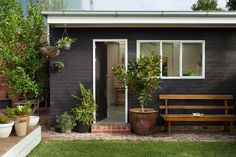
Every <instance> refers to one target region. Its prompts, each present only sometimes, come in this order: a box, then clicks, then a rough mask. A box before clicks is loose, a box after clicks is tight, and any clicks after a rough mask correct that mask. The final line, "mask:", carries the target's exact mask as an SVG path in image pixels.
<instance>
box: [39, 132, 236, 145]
mask: <svg viewBox="0 0 236 157" xmlns="http://www.w3.org/2000/svg"><path fill="white" fill-rule="evenodd" d="M42 140H43V141H47V140H85V141H86V140H132V141H208V142H213V141H224V142H236V136H235V135H229V134H228V133H227V132H220V133H212V132H211V133H173V134H171V135H167V134H166V133H163V132H162V133H156V134H154V135H151V136H138V135H135V134H132V133H126V134H109V133H83V134H81V133H75V132H73V133H71V134H62V133H57V132H54V131H43V132H42Z"/></svg>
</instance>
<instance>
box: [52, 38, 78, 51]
mask: <svg viewBox="0 0 236 157" xmlns="http://www.w3.org/2000/svg"><path fill="white" fill-rule="evenodd" d="M75 41H76V39H75V38H70V37H67V36H66V37H63V38H61V39H59V40H58V41H57V47H58V48H63V49H65V50H69V49H70V48H71V44H72V43H74V42H75Z"/></svg>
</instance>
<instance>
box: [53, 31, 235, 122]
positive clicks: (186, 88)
mask: <svg viewBox="0 0 236 157" xmlns="http://www.w3.org/2000/svg"><path fill="white" fill-rule="evenodd" d="M63 31H64V29H59V28H53V29H52V32H51V33H52V34H53V37H54V38H55V40H56V39H58V38H60V37H61V35H62V33H63ZM67 31H68V33H69V35H70V37H74V38H77V39H78V40H77V42H76V43H75V44H73V46H72V49H71V50H70V51H62V52H61V55H60V56H59V57H57V58H54V59H52V60H51V61H54V60H61V61H63V62H64V63H65V69H64V70H63V71H61V72H56V73H55V72H52V73H51V75H50V100H51V121H52V122H54V120H55V116H56V115H58V114H60V113H62V112H64V111H65V110H68V109H70V108H71V107H72V106H74V101H73V99H72V98H71V96H70V95H71V94H77V93H78V90H79V86H78V82H79V81H81V82H82V83H84V84H85V86H86V87H89V88H92V72H93V69H92V50H93V49H92V46H93V45H92V44H93V43H92V40H93V39H128V57H129V58H128V59H129V60H133V59H135V57H136V40H145V39H146V40H205V42H206V79H204V80H184V79H180V80H163V82H162V90H160V91H159V92H160V93H181V94H182V93H183V94H184V93H198V94H204V93H205V94H234V95H235V94H236V29H233V28H232V29H229V28H214V29H209V28H122V29H121V28H71V29H67ZM154 100H155V101H157V96H155V98H154ZM158 103H160V102H159V101H158ZM137 104H138V103H137V102H136V100H135V98H134V97H132V96H130V98H129V107H133V106H137Z"/></svg>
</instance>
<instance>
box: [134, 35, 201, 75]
mask: <svg viewBox="0 0 236 157" xmlns="http://www.w3.org/2000/svg"><path fill="white" fill-rule="evenodd" d="M148 42H159V43H160V56H161V66H160V67H161V74H160V77H161V79H205V40H137V42H136V58H137V59H138V58H139V57H140V43H148ZM164 42H165V43H166V42H167V43H168V42H171V43H173V42H179V43H180V62H179V64H180V65H179V66H180V67H179V74H180V76H179V77H172V76H170V77H166V76H162V56H163V52H162V44H163V43H164ZM183 43H201V44H202V76H183V72H182V60H183V59H182V50H183V48H182V46H183Z"/></svg>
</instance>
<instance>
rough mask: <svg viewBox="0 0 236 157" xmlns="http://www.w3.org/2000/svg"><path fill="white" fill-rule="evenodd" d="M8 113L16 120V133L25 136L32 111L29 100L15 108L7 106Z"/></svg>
mask: <svg viewBox="0 0 236 157" xmlns="http://www.w3.org/2000/svg"><path fill="white" fill-rule="evenodd" d="M6 113H7V115H8V116H9V117H10V118H12V119H13V120H14V122H15V131H16V135H17V136H25V135H26V133H27V128H28V122H29V119H30V117H29V115H30V114H31V113H32V109H31V103H30V102H29V101H28V102H27V103H26V104H25V105H17V106H16V107H13V108H9V107H7V110H6Z"/></svg>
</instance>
